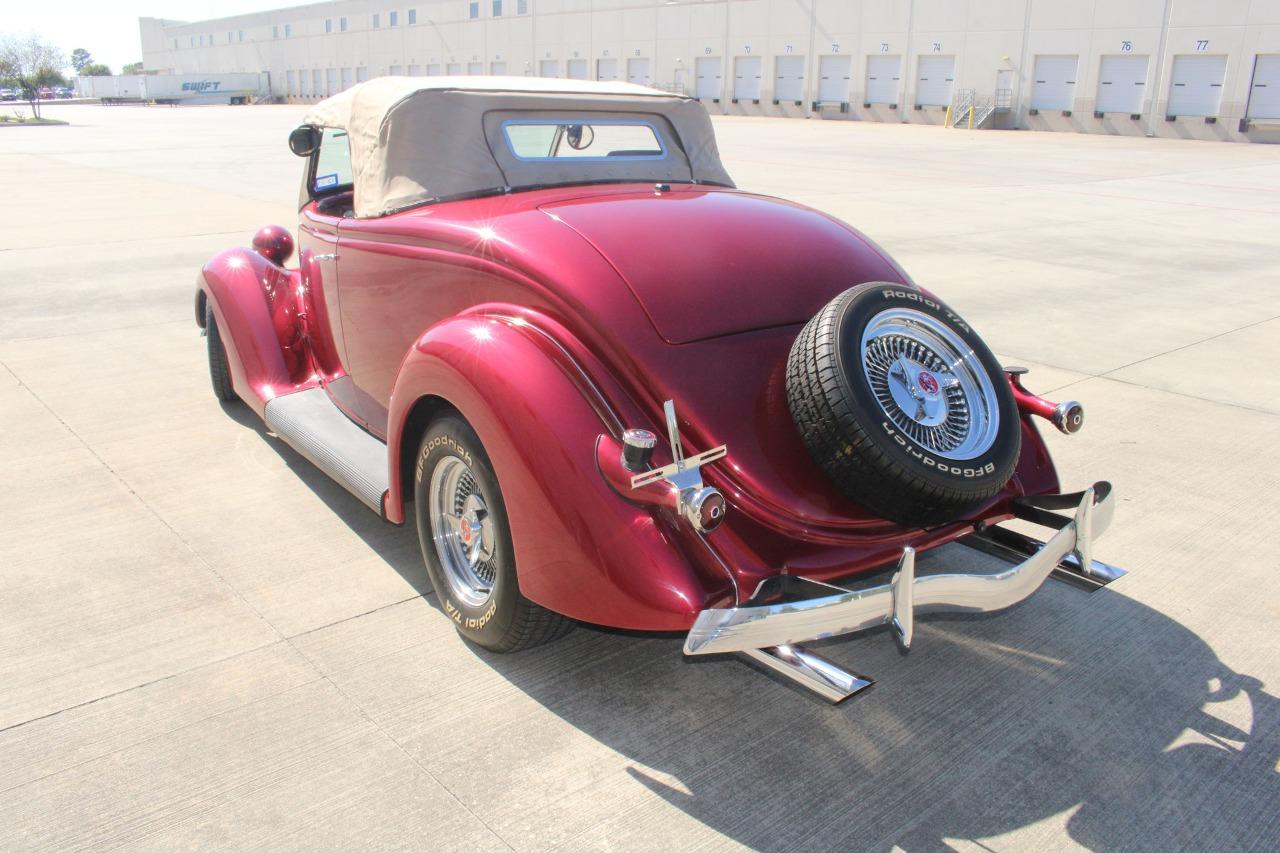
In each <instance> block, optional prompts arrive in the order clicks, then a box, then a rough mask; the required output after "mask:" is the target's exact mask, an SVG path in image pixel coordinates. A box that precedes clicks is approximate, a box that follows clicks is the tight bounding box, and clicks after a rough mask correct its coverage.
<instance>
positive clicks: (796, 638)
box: [195, 77, 1123, 701]
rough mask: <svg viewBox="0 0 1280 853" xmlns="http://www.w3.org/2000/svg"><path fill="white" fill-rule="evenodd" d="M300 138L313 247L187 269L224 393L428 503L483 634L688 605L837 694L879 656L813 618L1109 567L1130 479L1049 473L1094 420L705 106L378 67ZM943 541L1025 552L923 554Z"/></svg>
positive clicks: (264, 241)
mask: <svg viewBox="0 0 1280 853" xmlns="http://www.w3.org/2000/svg"><path fill="white" fill-rule="evenodd" d="M289 146H290V148H291V150H292V151H293V153H295V154H297V155H298V156H299V157H301V158H302V161H303V168H302V186H301V192H300V195H299V199H298V206H299V224H298V240H297V248H298V250H299V257H298V264H297V266H296V267H289V266H286V263H287V261H288V260H289V258H290V257H291V256H292V255H293V252H294V248H295V244H294V240H293V237H292V236H291V235H290V234H289V232H288V231H286V230H285V229H283V228H280V227H276V226H267V227H265V228H262V229H261V230H259V231H258V232H257V234H256V235H255V236H254V238H253V242H252V248H233V249H229V250H227V251H224V252H222V253H220V254H218V255H217V256H215V257H214V258H212V259H211V260H210V261H209V262H208V263H206V264H205V265H204V266H203V268H202V269H201V270H200V272H199V274H198V276H197V279H196V294H195V315H196V322H197V324H198V325H199V326H200V327H201V329H203V331H204V333H205V335H206V336H207V354H208V362H209V371H210V377H211V380H212V384H213V390H214V393H215V395H216V396H217V398H218V399H219V400H222V401H225V402H232V401H235V400H237V399H238V400H243V401H244V402H245V403H246V404H247V405H248V406H249V407H250V408H251V409H252V410H253V411H254V413H255V414H256V415H258V416H259V417H261V418H262V419H263V420H264V421H265V424H266V428H267V429H268V430H269V431H270V432H271V433H273V434H274V435H276V436H278V437H279V438H280V439H282V440H283V441H284V442H286V443H287V444H289V445H290V446H291V447H293V448H294V449H295V450H296V451H297V452H299V453H300V454H302V455H303V456H304V457H306V458H307V459H309V460H310V461H311V462H313V463H314V464H315V465H317V466H318V467H320V468H321V469H322V470H324V471H325V472H326V473H327V474H328V475H329V476H331V477H333V478H334V479H335V480H336V481H337V482H338V483H340V484H342V485H343V486H344V487H345V488H347V489H348V490H350V491H351V492H352V494H354V495H355V496H356V497H358V498H359V499H360V500H362V501H363V502H364V503H365V504H367V505H368V506H369V507H370V509H372V510H373V511H374V512H377V513H378V514H379V515H381V516H382V517H383V518H384V519H386V520H387V521H389V522H392V523H395V524H400V523H403V522H405V521H406V519H407V518H408V517H409V516H410V515H411V516H412V517H413V519H414V522H415V523H416V526H417V530H418V537H419V541H420V544H421V548H422V555H423V559H424V561H425V563H426V567H427V572H428V575H429V576H430V579H431V583H432V586H433V588H434V590H435V593H436V595H437V597H438V600H439V603H440V607H441V609H442V610H443V612H444V614H445V616H446V617H447V618H449V619H450V620H452V621H453V622H454V624H455V627H456V628H457V630H458V631H459V632H460V633H461V634H463V635H464V636H465V637H466V638H467V639H469V640H470V641H472V642H474V643H476V644H478V645H480V646H482V647H484V648H487V649H490V650H493V651H514V650H517V649H521V648H527V647H529V646H532V645H536V644H538V643H541V642H545V641H548V640H551V639H554V638H556V637H558V636H560V635H561V634H563V633H565V632H566V631H568V630H569V629H570V628H571V627H572V626H573V625H574V623H575V622H578V621H581V622H587V623H594V624H598V625H605V626H610V627H614V628H623V629H632V630H642V631H663V632H669V631H679V632H682V633H684V634H685V637H686V638H685V645H684V650H685V653H686V654H689V655H704V654H717V653H740V654H743V655H745V656H747V657H748V658H749V659H752V660H754V661H756V662H757V663H758V664H759V665H761V666H764V667H766V668H768V669H770V670H772V671H775V672H777V673H780V674H782V675H783V676H786V677H787V678H790V679H792V680H793V681H795V682H796V683H798V684H800V685H802V686H804V687H806V688H809V689H811V690H813V691H814V692H817V693H819V694H820V695H822V696H824V697H826V698H829V699H832V700H835V701H839V700H841V699H844V698H846V697H848V696H851V695H853V694H854V693H856V692H858V691H859V690H861V689H862V688H864V687H866V686H867V685H868V684H869V683H870V682H869V681H868V680H866V679H864V678H862V677H860V676H857V675H854V674H853V673H850V672H848V671H846V670H844V669H842V668H841V667H839V666H837V665H836V664H834V663H832V662H831V661H829V660H827V659H825V658H822V657H821V656H819V655H817V654H815V653H814V652H812V651H810V650H808V649H806V648H804V646H803V645H802V644H803V643H806V642H808V641H812V640H817V639H824V638H828V637H832V636H837V635H841V634H847V633H850V632H853V631H861V630H865V629H869V628H873V627H878V626H887V627H889V628H890V629H891V631H892V634H893V636H894V637H896V639H897V640H898V642H899V643H900V644H901V645H902V646H903V647H904V648H906V647H909V646H910V645H911V642H912V638H913V631H914V627H913V626H914V619H915V616H916V615H917V614H918V613H930V612H938V611H958V612H964V613H974V612H983V611H993V610H1000V609H1003V608H1005V607H1008V606H1011V605H1013V604H1016V603H1018V602H1020V601H1022V600H1024V599H1025V598H1027V597H1028V596H1030V595H1031V594H1032V593H1033V592H1035V590H1036V589H1038V588H1039V587H1040V586H1041V584H1042V583H1043V582H1044V581H1045V580H1046V579H1047V578H1048V577H1049V576H1050V574H1051V573H1056V574H1058V575H1060V576H1065V575H1069V576H1071V577H1073V578H1075V579H1077V580H1078V581H1080V582H1081V583H1084V584H1087V585H1089V586H1090V587H1093V588H1096V587H1098V586H1101V585H1103V584H1105V583H1108V582H1110V581H1111V580H1114V579H1115V578H1116V577H1119V576H1120V575H1121V574H1123V572H1122V571H1121V570H1119V569H1116V568H1115V567H1113V566H1109V565H1107V564H1105V563H1101V562H1099V561H1097V560H1094V559H1093V556H1092V543H1093V541H1094V540H1095V539H1096V537H1097V536H1098V535H1100V534H1101V533H1102V532H1103V531H1104V530H1105V529H1106V527H1107V526H1108V524H1109V522H1110V520H1111V515H1112V511H1113V506H1114V500H1113V492H1112V488H1111V486H1110V484H1109V483H1106V482H1097V483H1095V484H1094V485H1093V486H1091V487H1089V488H1086V489H1084V490H1082V491H1078V492H1073V493H1062V491H1061V489H1060V487H1059V481H1058V474H1057V471H1056V469H1055V467H1054V464H1053V461H1052V460H1051V458H1050V455H1049V450H1048V448H1047V446H1046V445H1045V443H1044V441H1043V439H1042V438H1041V436H1040V433H1039V431H1038V429H1037V422H1038V421H1048V422H1050V423H1052V424H1053V425H1054V426H1056V427H1057V428H1058V429H1059V430H1061V431H1063V432H1065V433H1073V432H1076V431H1077V430H1078V429H1080V427H1081V425H1082V424H1083V410H1082V409H1081V407H1080V405H1079V404H1078V403H1075V402H1064V403H1053V402H1050V401H1048V400H1045V399H1043V398H1041V397H1038V396H1036V395H1035V394H1033V393H1031V392H1030V391H1028V390H1027V389H1026V388H1025V387H1024V385H1023V381H1024V380H1023V374H1024V373H1025V372H1026V371H1025V370H1023V369H1021V368H1016V367H1002V366H1001V365H1000V363H999V362H997V361H996V359H995V357H994V356H993V355H992V353H991V351H990V350H989V349H988V348H987V346H986V345H985V344H984V343H983V341H982V339H981V338H980V337H979V336H978V334H977V333H976V331H975V330H974V329H973V328H972V327H971V326H970V325H969V324H968V323H967V322H966V321H965V320H964V319H962V318H961V316H960V315H959V314H957V313H956V312H955V311H954V310H952V309H951V308H950V307H948V306H947V304H946V303H945V302H943V301H942V300H941V298H939V297H938V296H937V295H936V294H935V293H934V292H933V291H932V290H931V289H926V288H925V287H922V286H919V285H917V284H916V283H915V282H913V281H912V280H911V278H910V277H909V276H908V275H907V273H906V272H905V271H904V270H903V269H902V267H900V266H899V265H898V264H897V263H896V262H895V261H894V260H893V259H892V258H890V257H889V256H888V254H887V253H886V252H884V251H883V250H882V249H881V248H880V247H879V246H877V245H876V244H875V243H874V242H872V241H871V240H870V239H868V238H867V237H866V236H865V235H863V234H862V233H860V232H859V231H857V230H855V229H854V228H853V227H851V226H849V225H847V224H845V223H843V222H840V221H838V220H836V219H835V218H833V217H831V216H828V215H826V214H824V213H821V212H819V211H817V210H813V209H810V208H807V207H804V206H802V205H799V204H794V203H792V202H788V201H784V200H781V199H777V198H770V197H767V196H762V195H758V194H755V193H751V192H748V191H744V190H740V189H738V188H737V187H735V185H734V183H733V181H732V179H731V178H730V177H729V174H728V172H727V171H726V170H725V168H724V166H723V164H722V163H721V161H720V156H719V152H718V150H717V147H716V141H715V136H714V133H713V131H712V126H711V121H710V118H709V116H708V115H707V112H706V110H705V109H704V108H703V107H702V106H701V104H699V103H698V102H697V101H696V100H693V99H691V98H688V97H685V96H683V95H678V94H672V93H670V92H661V91H657V90H654V89H648V88H644V87H640V86H635V85H632V84H629V83H606V82H587V81H580V80H557V79H536V78H525V77H511V78H502V77H491V78H484V77H458V78H450V77H436V78H405V77H380V78H377V79H374V80H371V81H368V82H365V83H361V84H358V85H356V86H354V87H352V88H350V89H348V90H347V91H345V92H343V93H341V94H339V95H336V96H334V97H331V98H328V99H326V100H323V101H321V102H319V103H318V104H315V105H314V106H312V107H311V108H310V109H309V110H308V112H307V113H306V114H305V117H304V119H303V124H302V126H301V127H299V128H297V129H296V130H294V131H293V133H292V134H291V135H290V137H289ZM1028 322H1035V320H1034V318H1029V319H1028ZM660 437H661V438H660ZM1010 519H1020V520H1023V521H1029V522H1033V523H1035V524H1038V525H1041V526H1043V527H1045V528H1047V529H1048V530H1050V531H1051V533H1052V535H1051V536H1049V537H1048V538H1047V539H1046V540H1043V541H1042V540H1039V539H1035V538H1032V537H1030V536H1028V535H1026V534H1024V533H1020V532H1016V531H1014V530H1012V529H1009V528H1005V527H1002V526H1001V522H1005V521H1007V520H1010ZM951 542H961V543H964V544H967V545H971V546H973V547H975V548H979V549H981V550H984V551H986V552H989V553H993V554H995V555H997V556H1000V557H1003V558H1006V559H1008V560H1009V562H1011V563H1013V564H1014V565H1013V566H1012V567H1011V568H1009V569H1007V570H1006V571H1003V572H1000V573H998V574H981V573H979V574H968V573H949V574H929V575H926V576H921V577H919V578H917V577H916V574H915V559H916V554H917V552H919V551H922V550H925V549H931V548H935V547H938V546H940V545H943V544H946V543H951ZM886 567H887V577H888V579H887V582H882V583H879V584H873V585H868V583H869V581H868V578H869V577H870V576H872V575H874V574H875V573H877V572H880V571H882V570H886ZM849 580H852V581H854V582H855V584H856V588H855V586H847V585H845V584H846V582H847V581H849Z"/></svg>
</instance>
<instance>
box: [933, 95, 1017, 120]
mask: <svg viewBox="0 0 1280 853" xmlns="http://www.w3.org/2000/svg"><path fill="white" fill-rule="evenodd" d="M1012 106H1013V92H1012V90H1010V89H997V90H996V92H995V94H994V95H992V96H991V97H989V98H980V97H978V93H977V90H975V89H961V90H960V91H959V92H957V93H956V98H955V102H954V103H953V104H952V105H951V106H950V107H949V108H948V109H947V126H948V127H967V128H968V129H970V130H978V129H980V128H981V127H982V126H983V125H985V124H986V123H987V121H988V120H989V119H990V118H991V117H992V116H993V115H995V114H996V113H1006V112H1009V110H1010V109H1011V108H1012Z"/></svg>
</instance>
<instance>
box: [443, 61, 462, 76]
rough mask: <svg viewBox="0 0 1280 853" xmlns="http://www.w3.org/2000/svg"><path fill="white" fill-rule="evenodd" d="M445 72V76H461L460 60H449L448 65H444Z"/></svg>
mask: <svg viewBox="0 0 1280 853" xmlns="http://www.w3.org/2000/svg"><path fill="white" fill-rule="evenodd" d="M445 74H446V75H447V76H449V77H461V76H462V63H461V62H450V63H449V64H448V65H446V66H445Z"/></svg>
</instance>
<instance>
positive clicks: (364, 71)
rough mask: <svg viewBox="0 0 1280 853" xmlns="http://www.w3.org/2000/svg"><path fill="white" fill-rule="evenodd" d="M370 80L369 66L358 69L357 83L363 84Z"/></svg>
mask: <svg viewBox="0 0 1280 853" xmlns="http://www.w3.org/2000/svg"><path fill="white" fill-rule="evenodd" d="M368 79H369V69H368V67H367V66H364V65H361V66H360V67H359V68H357V69H356V82H357V83H363V82H364V81H365V80H368Z"/></svg>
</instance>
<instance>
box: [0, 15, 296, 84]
mask: <svg viewBox="0 0 1280 853" xmlns="http://www.w3.org/2000/svg"><path fill="white" fill-rule="evenodd" d="M307 2H314V0H218V2H210V0H108V2H103V0H60V2H53V3H50V4H49V5H45V4H43V3H22V4H19V3H10V4H6V5H5V10H4V14H3V15H0V33H3V34H4V35H16V36H25V35H28V34H30V33H35V34H37V35H39V36H40V37H41V38H43V39H44V40H45V41H47V42H49V43H51V44H53V45H54V46H56V47H58V48H59V49H60V50H62V52H63V53H65V54H66V55H67V56H68V62H67V66H68V68H69V67H70V64H71V63H70V56H71V51H72V50H74V49H75V48H77V47H83V48H84V49H85V50H87V51H89V53H91V54H93V59H94V61H95V62H105V63H106V64H107V65H109V66H111V70H112V71H113V72H115V73H116V74H119V73H120V66H122V65H124V64H125V63H128V62H138V61H140V60H141V59H142V47H141V45H140V44H139V42H138V18H168V19H170V20H173V21H203V20H205V19H207V18H222V17H225V16H227V15H239V14H243V13H245V12H260V11H263V10H266V9H280V8H284V7H286V6H302V5H305V3H307Z"/></svg>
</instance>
